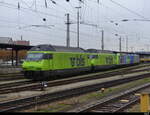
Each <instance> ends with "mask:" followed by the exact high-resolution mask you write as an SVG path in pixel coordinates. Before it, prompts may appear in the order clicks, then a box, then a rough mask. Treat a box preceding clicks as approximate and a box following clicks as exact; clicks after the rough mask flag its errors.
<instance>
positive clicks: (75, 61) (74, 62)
mask: <svg viewBox="0 0 150 115" xmlns="http://www.w3.org/2000/svg"><path fill="white" fill-rule="evenodd" d="M70 63H71V66H72V67H74V66H84V65H85V59H84V58H83V57H82V56H79V57H71V58H70Z"/></svg>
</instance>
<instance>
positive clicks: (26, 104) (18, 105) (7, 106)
mask: <svg viewBox="0 0 150 115" xmlns="http://www.w3.org/2000/svg"><path fill="white" fill-rule="evenodd" d="M149 76H150V73H147V74H143V75H138V76H134V77H128V78H121V79H116V80H111V81H106V82H102V83H97V84H92V85H87V86H80V87H76V88H71V89H64V90H61V91H56V92H51V93H46V94H41V95H36V96H31V97H26V98H22V99H17V100H13V101H7V102H1V103H0V112H6V111H7V112H12V111H19V110H24V109H28V108H32V107H34V106H36V105H41V104H45V103H49V102H53V101H56V100H62V99H64V98H69V97H73V96H78V95H81V94H85V93H89V92H93V91H97V90H99V89H100V88H108V87H112V86H117V85H120V84H123V83H128V82H131V81H134V80H138V79H141V78H147V77H149Z"/></svg>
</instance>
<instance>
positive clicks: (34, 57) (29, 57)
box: [26, 53, 43, 61]
mask: <svg viewBox="0 0 150 115" xmlns="http://www.w3.org/2000/svg"><path fill="white" fill-rule="evenodd" d="M42 58H43V53H29V54H27V57H26V60H27V61H38V60H42Z"/></svg>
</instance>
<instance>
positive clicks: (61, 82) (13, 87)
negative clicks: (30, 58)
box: [0, 68, 150, 94]
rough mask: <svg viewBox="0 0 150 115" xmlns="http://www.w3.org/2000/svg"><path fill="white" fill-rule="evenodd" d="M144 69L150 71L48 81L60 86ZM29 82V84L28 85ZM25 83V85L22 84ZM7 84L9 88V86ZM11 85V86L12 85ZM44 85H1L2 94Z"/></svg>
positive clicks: (149, 69) (51, 85) (33, 88)
mask: <svg viewBox="0 0 150 115" xmlns="http://www.w3.org/2000/svg"><path fill="white" fill-rule="evenodd" d="M142 71H150V68H147V69H142V70H135V71H133V70H131V69H130V70H128V71H127V72H125V73H123V71H120V72H116V71H115V72H108V73H104V74H100V75H99V74H96V75H93V74H92V75H91V76H90V75H89V76H87V77H83V78H82V77H80V78H75V77H73V78H71V79H70V78H69V79H64V80H56V81H50V82H48V83H47V85H48V87H53V86H58V85H65V84H70V83H76V82H81V81H87V80H94V79H99V78H105V77H112V76H113V75H118V74H122V75H123V74H128V73H136V72H142ZM27 84H28V85H27ZM20 85H23V86H20ZM7 86H8V87H9V88H7ZM10 86H11V87H10ZM42 87H43V86H42V85H41V83H35V82H31V81H30V82H29V81H27V82H21V83H19V82H18V83H12V85H11V84H10V85H9V84H6V86H5V85H2V86H1V85H0V94H4V93H12V92H19V91H26V90H35V89H40V88H42Z"/></svg>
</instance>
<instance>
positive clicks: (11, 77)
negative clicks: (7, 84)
mask: <svg viewBox="0 0 150 115" xmlns="http://www.w3.org/2000/svg"><path fill="white" fill-rule="evenodd" d="M18 79H24V75H23V74H22V73H9V74H0V81H8V80H9V81H10V80H18Z"/></svg>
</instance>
